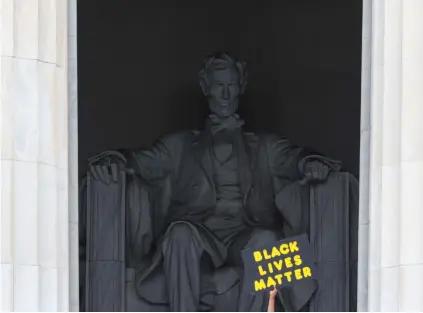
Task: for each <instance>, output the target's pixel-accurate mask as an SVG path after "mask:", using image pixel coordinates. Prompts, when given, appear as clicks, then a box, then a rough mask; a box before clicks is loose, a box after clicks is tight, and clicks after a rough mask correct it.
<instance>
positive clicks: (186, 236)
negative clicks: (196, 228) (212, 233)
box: [166, 223, 194, 244]
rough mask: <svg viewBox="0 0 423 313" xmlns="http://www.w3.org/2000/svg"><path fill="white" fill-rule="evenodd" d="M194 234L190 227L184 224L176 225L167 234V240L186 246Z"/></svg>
mask: <svg viewBox="0 0 423 313" xmlns="http://www.w3.org/2000/svg"><path fill="white" fill-rule="evenodd" d="M193 235H194V232H193V229H192V227H191V226H190V225H188V224H186V223H176V224H175V225H173V226H172V228H171V229H170V230H169V232H168V234H167V236H166V237H167V239H168V240H170V241H171V242H177V243H180V244H188V243H190V242H191V238H192V237H193Z"/></svg>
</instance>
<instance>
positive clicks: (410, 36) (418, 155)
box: [358, 0, 423, 311]
mask: <svg viewBox="0 0 423 313" xmlns="http://www.w3.org/2000/svg"><path fill="white" fill-rule="evenodd" d="M363 8H364V18H363V71H362V75H363V88H362V94H363V97H362V99H363V101H362V111H363V114H362V117H363V118H364V119H363V118H362V151H361V164H362V169H361V179H362V181H361V185H362V188H361V190H362V191H363V190H364V195H363V194H362V199H361V203H360V204H361V210H360V214H361V216H360V244H359V246H360V247H359V249H360V251H359V253H360V257H359V260H360V261H359V287H358V295H359V301H358V302H359V303H358V304H359V310H360V311H421V310H423V296H422V295H423V137H422V136H423V1H421V0H373V1H370V0H367V1H366V0H365V1H364V6H363ZM367 160H368V162H367ZM366 184H368V188H366ZM366 190H368V193H367V192H366Z"/></svg>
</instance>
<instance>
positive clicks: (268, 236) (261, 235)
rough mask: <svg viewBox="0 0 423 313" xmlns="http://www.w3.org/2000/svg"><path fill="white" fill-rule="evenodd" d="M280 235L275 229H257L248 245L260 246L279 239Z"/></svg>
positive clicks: (251, 246) (252, 246)
mask: <svg viewBox="0 0 423 313" xmlns="http://www.w3.org/2000/svg"><path fill="white" fill-rule="evenodd" d="M279 239H280V238H279V236H278V234H277V233H276V232H275V231H272V230H268V229H256V230H254V231H253V233H252V235H251V238H250V240H249V242H248V247H250V248H254V247H260V246H263V245H266V244H268V243H272V242H275V241H277V240H279Z"/></svg>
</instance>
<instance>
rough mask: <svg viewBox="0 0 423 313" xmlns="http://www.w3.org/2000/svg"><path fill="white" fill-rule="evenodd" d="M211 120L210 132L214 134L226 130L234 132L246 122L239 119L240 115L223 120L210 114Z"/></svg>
mask: <svg viewBox="0 0 423 313" xmlns="http://www.w3.org/2000/svg"><path fill="white" fill-rule="evenodd" d="M209 118H210V121H211V128H210V130H211V132H212V133H213V134H215V133H217V132H218V131H221V130H224V129H225V130H226V129H227V130H234V129H236V128H240V127H242V125H244V121H243V120H241V119H240V118H239V116H238V114H234V115H231V116H228V117H225V118H221V117H219V116H217V115H216V114H210V115H209Z"/></svg>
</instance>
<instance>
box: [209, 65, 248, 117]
mask: <svg viewBox="0 0 423 313" xmlns="http://www.w3.org/2000/svg"><path fill="white" fill-rule="evenodd" d="M207 78H208V79H207V80H208V86H207V87H208V88H207V89H208V92H207V94H206V96H207V97H208V102H209V108H210V111H211V112H212V113H214V114H216V115H217V116H219V117H221V118H225V117H228V116H231V115H232V114H234V113H235V112H236V110H237V109H238V100H239V97H240V95H241V86H240V75H239V73H238V71H237V69H236V68H235V67H234V66H227V67H224V68H221V69H214V70H212V71H210V72H209V73H208V74H207Z"/></svg>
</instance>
